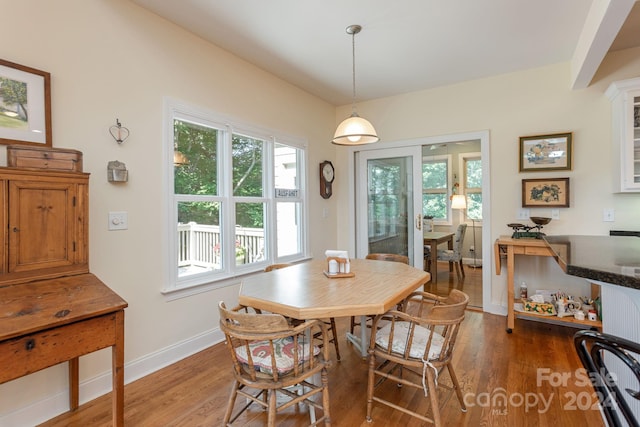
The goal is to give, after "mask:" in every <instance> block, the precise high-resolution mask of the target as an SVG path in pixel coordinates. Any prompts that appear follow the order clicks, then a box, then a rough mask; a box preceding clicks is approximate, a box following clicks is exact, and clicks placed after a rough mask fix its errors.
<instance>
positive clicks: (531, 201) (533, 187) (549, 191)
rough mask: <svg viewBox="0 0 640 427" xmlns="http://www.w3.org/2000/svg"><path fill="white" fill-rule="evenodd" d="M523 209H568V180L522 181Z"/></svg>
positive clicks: (543, 179)
mask: <svg viewBox="0 0 640 427" xmlns="http://www.w3.org/2000/svg"><path fill="white" fill-rule="evenodd" d="M522 207H523V208H546V207H553V208H568V207H569V178H542V179H523V180H522Z"/></svg>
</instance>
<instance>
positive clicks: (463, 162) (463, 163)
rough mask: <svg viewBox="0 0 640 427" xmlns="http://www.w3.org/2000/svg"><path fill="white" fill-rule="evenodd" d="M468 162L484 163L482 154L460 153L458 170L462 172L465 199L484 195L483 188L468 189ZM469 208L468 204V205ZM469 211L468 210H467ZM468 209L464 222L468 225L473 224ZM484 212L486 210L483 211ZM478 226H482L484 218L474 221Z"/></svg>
mask: <svg viewBox="0 0 640 427" xmlns="http://www.w3.org/2000/svg"><path fill="white" fill-rule="evenodd" d="M467 160H480V161H481V162H482V153H480V152H469V153H460V156H459V157H458V162H459V163H458V170H459V171H461V173H460V174H461V175H462V181H461V185H460V187H461V188H462V191H463V192H464V195H465V197H467V195H468V194H469V193H480V194H482V187H471V188H469V187H467ZM484 203H485V202H484V197H483V198H482V204H483V206H484ZM467 206H468V204H467ZM467 209H468V208H467ZM467 209H465V210H464V221H465V222H466V223H471V222H472V221H471V219H469V215H467ZM482 211H484V209H482ZM474 222H475V224H476V225H478V224H479V225H480V226H482V218H480V219H476V220H474Z"/></svg>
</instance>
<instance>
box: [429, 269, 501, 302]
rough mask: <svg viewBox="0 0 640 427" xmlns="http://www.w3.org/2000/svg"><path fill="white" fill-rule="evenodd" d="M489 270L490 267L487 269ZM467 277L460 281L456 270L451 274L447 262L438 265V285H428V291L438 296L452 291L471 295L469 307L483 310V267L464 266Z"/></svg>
mask: <svg viewBox="0 0 640 427" xmlns="http://www.w3.org/2000/svg"><path fill="white" fill-rule="evenodd" d="M486 268H489V267H486ZM464 273H465V277H464V278H463V279H462V280H461V281H458V278H457V277H456V273H455V270H454V271H452V272H449V266H448V263H446V262H439V263H438V283H436V284H435V285H434V284H428V285H427V291H428V292H432V293H434V294H436V295H448V294H449V292H450V291H451V289H458V290H460V291H462V292H464V293H466V294H467V295H469V306H470V307H473V308H478V309H482V267H475V268H474V267H471V266H469V265H466V264H465V265H464Z"/></svg>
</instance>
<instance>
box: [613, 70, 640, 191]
mask: <svg viewBox="0 0 640 427" xmlns="http://www.w3.org/2000/svg"><path fill="white" fill-rule="evenodd" d="M606 95H607V97H608V98H609V100H611V103H612V109H611V111H612V113H613V117H612V126H613V140H612V143H613V149H614V154H613V162H614V163H613V174H614V177H613V179H614V189H615V191H616V192H621V193H624V192H640V77H639V78H635V79H629V80H621V81H617V82H613V83H611V85H610V86H609V88H608V89H607V91H606Z"/></svg>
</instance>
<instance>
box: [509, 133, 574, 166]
mask: <svg viewBox="0 0 640 427" xmlns="http://www.w3.org/2000/svg"><path fill="white" fill-rule="evenodd" d="M571 156H572V134H571V133H557V134H552V135H539V136H521V137H520V172H536V171H541V172H542V171H551V170H571Z"/></svg>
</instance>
